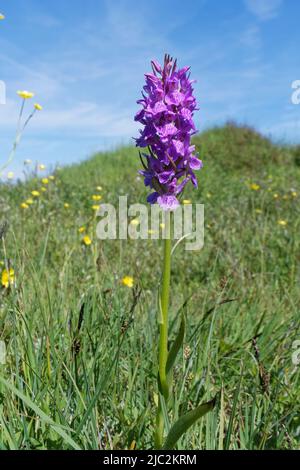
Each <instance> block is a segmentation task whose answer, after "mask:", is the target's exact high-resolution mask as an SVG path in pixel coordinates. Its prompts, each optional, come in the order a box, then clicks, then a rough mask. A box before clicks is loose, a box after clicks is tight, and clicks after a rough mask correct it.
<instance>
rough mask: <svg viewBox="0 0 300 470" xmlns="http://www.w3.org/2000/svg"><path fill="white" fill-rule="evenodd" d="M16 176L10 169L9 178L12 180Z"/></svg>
mask: <svg viewBox="0 0 300 470" xmlns="http://www.w3.org/2000/svg"><path fill="white" fill-rule="evenodd" d="M13 177H14V173H13V172H12V171H10V172H9V173H7V179H9V180H12V179H13Z"/></svg>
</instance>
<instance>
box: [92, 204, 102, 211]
mask: <svg viewBox="0 0 300 470" xmlns="http://www.w3.org/2000/svg"><path fill="white" fill-rule="evenodd" d="M92 209H93V211H97V210H98V209H100V206H97V205H94V206H92Z"/></svg>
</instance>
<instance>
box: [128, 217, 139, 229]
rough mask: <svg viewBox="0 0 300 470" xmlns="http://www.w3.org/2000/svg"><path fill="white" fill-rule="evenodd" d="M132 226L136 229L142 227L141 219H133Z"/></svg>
mask: <svg viewBox="0 0 300 470" xmlns="http://www.w3.org/2000/svg"><path fill="white" fill-rule="evenodd" d="M130 225H134V226H135V227H136V226H138V225H140V221H139V219H133V220H132V221H131V222H130Z"/></svg>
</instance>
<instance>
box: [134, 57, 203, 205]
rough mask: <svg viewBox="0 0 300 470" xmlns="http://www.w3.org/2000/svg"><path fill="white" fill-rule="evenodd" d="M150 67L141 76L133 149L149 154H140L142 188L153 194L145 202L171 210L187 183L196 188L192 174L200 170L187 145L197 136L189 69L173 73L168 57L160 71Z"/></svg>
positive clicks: (154, 65)
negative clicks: (138, 126)
mask: <svg viewBox="0 0 300 470" xmlns="http://www.w3.org/2000/svg"><path fill="white" fill-rule="evenodd" d="M151 64H152V70H153V73H147V74H146V75H145V77H146V85H145V86H144V89H143V90H144V92H143V93H142V95H143V99H141V100H139V101H138V104H141V105H142V109H141V110H140V111H139V112H138V113H137V115H136V116H135V120H136V121H138V122H140V123H141V124H143V126H144V128H143V130H141V131H140V137H139V138H138V139H136V145H137V146H138V147H142V148H145V147H147V148H148V151H149V153H147V154H145V153H143V154H140V156H141V161H142V164H143V167H144V169H143V170H141V171H140V173H141V174H142V175H143V176H144V178H145V180H144V181H145V185H146V186H149V187H150V188H151V189H154V191H155V192H152V193H151V194H150V195H149V196H148V202H150V203H151V204H154V203H156V202H158V204H159V205H160V206H161V207H162V208H163V209H164V210H174V209H176V207H177V206H178V205H179V201H178V199H177V197H178V196H179V195H180V193H182V191H183V189H184V187H185V185H186V184H187V183H188V182H189V181H190V180H191V181H192V183H193V184H194V186H197V179H196V176H195V174H194V171H195V170H200V168H202V162H201V161H200V160H199V159H198V158H197V156H196V154H195V146H194V145H191V137H192V135H193V134H195V133H196V132H197V131H196V129H195V124H194V121H193V113H194V111H195V110H196V109H197V103H196V99H195V97H194V95H193V88H192V84H193V81H192V80H190V74H189V67H184V68H183V69H180V70H177V64H176V61H173V59H172V58H171V57H170V56H168V55H166V56H165V60H164V67H163V68H162V67H161V66H160V64H159V63H157V62H156V61H152V62H151ZM143 158H144V159H145V160H144V159H143Z"/></svg>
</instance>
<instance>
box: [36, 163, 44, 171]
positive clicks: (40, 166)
mask: <svg viewBox="0 0 300 470" xmlns="http://www.w3.org/2000/svg"><path fill="white" fill-rule="evenodd" d="M38 168H39V170H41V171H44V170H46V166H45V165H44V164H43V163H41V164H40V165H39V167H38Z"/></svg>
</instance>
